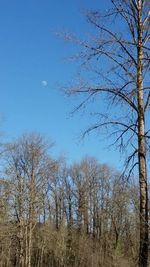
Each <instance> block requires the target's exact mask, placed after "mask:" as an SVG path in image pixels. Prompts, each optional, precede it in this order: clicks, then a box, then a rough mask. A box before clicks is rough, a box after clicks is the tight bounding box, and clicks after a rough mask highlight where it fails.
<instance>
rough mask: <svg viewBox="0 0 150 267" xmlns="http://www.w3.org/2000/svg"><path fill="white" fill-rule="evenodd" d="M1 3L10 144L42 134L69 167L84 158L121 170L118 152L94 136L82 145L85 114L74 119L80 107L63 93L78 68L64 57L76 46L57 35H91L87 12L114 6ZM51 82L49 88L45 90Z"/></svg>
mask: <svg viewBox="0 0 150 267" xmlns="http://www.w3.org/2000/svg"><path fill="white" fill-rule="evenodd" d="M92 2H93V1H91V0H85V1H84V0H83V1H79V0H55V1H52V0H13V1H12V0H2V1H1V8H0V25H1V26H0V32H1V33H0V44H1V49H0V88H1V89H0V92H1V94H0V113H1V118H2V123H1V131H2V132H4V138H5V139H6V140H7V139H11V138H14V137H18V136H20V135H21V134H22V133H24V132H30V131H31V132H40V133H42V134H43V135H46V137H47V138H50V140H52V141H54V142H55V147H54V148H53V152H52V153H53V154H54V155H55V156H58V155H60V154H62V155H65V156H66V158H67V159H68V161H69V162H73V161H77V160H80V158H82V157H83V156H84V155H86V154H88V155H90V156H96V157H97V158H98V160H99V161H100V162H107V163H109V164H110V165H114V166H120V164H121V161H120V156H119V153H118V152H117V151H115V149H113V148H111V150H110V149H107V148H106V147H107V142H106V141H103V139H102V138H101V137H100V136H98V135H96V134H93V135H91V136H89V137H87V138H86V139H85V140H84V141H81V140H80V134H81V131H82V130H84V129H85V127H86V126H87V125H89V123H90V122H89V121H88V119H87V118H85V117H84V116H83V114H76V115H74V116H73V117H71V116H70V115H69V114H70V112H71V110H72V109H73V107H74V105H75V102H74V101H73V100H72V99H70V98H67V97H66V96H64V94H63V93H62V92H61V91H60V90H58V85H60V84H62V85H64V84H66V83H67V82H69V80H71V79H73V77H74V75H75V73H76V66H75V65H73V64H71V63H69V62H68V61H67V60H66V59H65V58H67V57H68V56H69V55H71V54H73V53H74V52H75V47H73V46H72V45H69V44H67V43H65V42H64V41H63V40H60V39H59V38H56V36H55V34H54V32H57V31H63V30H67V31H71V32H75V33H77V34H78V33H79V34H82V33H84V32H88V30H89V25H88V24H87V23H86V19H85V18H84V15H83V13H84V10H85V9H86V8H90V7H91V6H92V7H99V8H100V9H106V8H107V7H108V6H106V2H107V4H108V2H109V1H102V0H101V1H99V0H97V1H94V6H93V3H92ZM42 81H47V83H48V84H47V86H43V85H42Z"/></svg>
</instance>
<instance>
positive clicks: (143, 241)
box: [137, 0, 148, 267]
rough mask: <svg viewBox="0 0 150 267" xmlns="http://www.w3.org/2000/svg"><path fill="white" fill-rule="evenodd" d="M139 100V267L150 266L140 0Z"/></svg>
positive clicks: (139, 4)
mask: <svg viewBox="0 0 150 267" xmlns="http://www.w3.org/2000/svg"><path fill="white" fill-rule="evenodd" d="M138 8H139V12H138V49H137V64H138V65H137V98H138V162H139V184H140V250H139V266H140V267H147V266H148V190H147V169H146V148H145V137H144V135H145V119H144V99H143V97H144V96H143V75H142V71H143V46H142V45H143V44H142V35H143V25H142V0H138Z"/></svg>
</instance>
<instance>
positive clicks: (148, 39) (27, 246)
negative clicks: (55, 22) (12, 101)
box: [0, 0, 150, 267]
mask: <svg viewBox="0 0 150 267" xmlns="http://www.w3.org/2000/svg"><path fill="white" fill-rule="evenodd" d="M102 2H103V1H101V4H103V3H102ZM109 2H110V3H109V8H108V9H105V8H104V6H103V8H102V7H101V5H100V6H99V9H97V8H96V9H94V8H93V9H92V8H90V9H87V10H86V11H85V10H84V12H83V13H84V16H85V19H86V21H87V24H88V33H87V34H84V33H83V30H84V25H81V28H80V25H79V24H78V22H77V21H74V19H73V21H74V22H75V24H76V28H78V30H79V31H78V36H77V35H76V32H75V33H73V34H72V33H71V32H68V31H65V30H63V31H62V32H61V31H60V32H59V33H58V32H57V33H54V35H55V38H58V39H59V38H60V39H61V41H60V43H59V49H58V50H59V51H61V48H62V47H63V48H64V45H62V46H61V42H64V43H66V42H67V43H71V44H70V45H71V46H72V47H76V49H75V52H76V53H75V55H72V56H71V57H70V61H71V63H73V65H74V67H75V68H76V70H77V77H75V75H73V78H72V79H70V82H68V83H67V85H63V82H61V81H60V78H59V73H57V81H58V80H59V81H58V82H60V83H61V86H60V87H61V92H62V91H63V93H64V94H63V95H65V96H66V95H67V96H69V97H72V99H73V101H74V103H75V104H74V106H73V108H72V112H71V116H72V117H73V115H74V114H75V113H78V112H81V113H80V114H81V117H82V119H83V120H84V119H85V120H86V121H88V126H87V127H86V129H82V130H83V134H82V137H83V138H85V137H88V136H89V134H92V133H93V132H94V133H95V140H94V145H95V147H96V146H97V142H98V141H99V138H101V137H102V136H103V138H105V139H107V141H108V143H109V141H110V143H111V144H109V146H108V147H109V149H111V147H112V145H113V146H114V148H115V150H119V152H120V153H122V154H123V157H124V165H123V164H122V170H121V169H120V168H119V163H117V161H118V157H117V156H116V163H117V164H118V169H117V168H116V167H113V166H110V165H109V164H107V163H106V164H104V161H103V150H102V149H101V150H100V151H99V159H102V161H101V160H98V159H97V158H96V157H92V156H91V155H90V153H87V156H84V157H81V156H80V152H79V153H78V158H79V160H76V161H74V160H72V159H70V161H71V162H72V163H70V164H69V163H68V161H67V160H66V159H65V157H62V156H58V157H54V156H52V153H51V149H52V147H53V143H51V142H49V141H46V138H45V136H43V135H41V134H38V133H36V132H37V131H35V132H34V131H33V132H32V131H30V129H31V128H32V124H33V122H34V120H30V116H31V115H32V113H35V114H36V112H38V115H37V116H36V118H35V120H36V121H38V127H35V128H36V129H37V128H40V125H41V124H42V123H44V121H45V125H50V126H51V129H53V128H54V127H56V135H57V133H58V132H59V131H60V137H61V131H62V130H64V128H65V127H64V123H63V122H64V121H63V118H62V117H61V113H62V112H63V110H64V109H65V108H66V106H69V104H71V103H72V102H71V101H70V102H69V100H68V102H66V104H65V105H62V103H60V102H61V101H60V98H57V99H56V98H55V101H53V102H54V103H52V102H51V105H52V104H53V105H54V106H55V112H49V113H51V114H50V115H47V114H48V113H45V117H46V120H45V117H44V116H43V115H42V114H43V113H42V110H43V109H44V108H45V105H46V104H45V103H46V101H47V99H46V98H47V97H45V98H42V95H43V94H44V92H42V93H41V92H40V93H39V92H38V90H37V91H36V90H35V91H32V86H31V85H32V77H36V79H37V77H38V76H39V73H40V71H39V69H40V68H39V69H38V68H37V72H36V74H33V70H34V68H35V67H36V65H37V64H39V61H40V60H39V56H40V53H42V52H41V50H40V45H41V44H42V41H41V39H42V38H41V39H40V41H41V43H38V42H37V43H38V45H39V50H38V51H40V52H38V53H37V54H36V56H35V55H34V56H35V57H33V61H34V59H35V58H36V60H37V62H38V63H37V64H34V67H32V71H31V73H32V74H33V76H32V75H31V73H30V74H29V73H28V75H25V74H24V71H23V70H22V66H23V64H24V63H25V61H26V59H25V58H24V61H23V62H22V64H21V73H22V75H23V77H24V82H22V84H24V83H25V82H26V79H27V77H28V79H29V76H31V77H30V78H31V80H30V83H31V85H30V90H31V95H30V92H29V91H30V90H28V93H29V98H31V99H30V100H29V101H28V102H27V103H30V104H31V106H32V112H31V111H29V110H28V105H27V109H26V112H28V118H26V119H27V121H28V122H29V125H30V126H28V127H27V128H28V129H29V131H28V132H29V133H28V134H23V135H21V136H20V137H18V138H14V139H13V141H9V142H4V143H3V142H1V143H0V148H1V150H0V157H1V158H0V162H1V169H0V173H1V176H0V214H1V216H0V266H1V267H13V266H14V267H15V266H16V267H128V266H129V267H135V266H136V267H137V266H139V267H148V265H149V248H150V243H149V171H150V165H149V156H150V143H149V141H150V119H149V118H150V83H149V77H150V1H149V0H111V1H109ZM32 8H33V6H32ZM33 10H34V8H33ZM39 10H41V8H39V6H38V13H37V14H38V16H40V12H39ZM45 10H46V9H45ZM45 12H46V11H45ZM30 15H31V14H30ZM57 15H59V12H58V14H57ZM66 15H68V14H66ZM69 15H71V14H70V13H69ZM24 16H25V18H26V15H25V14H24ZM38 16H37V17H38ZM43 18H45V16H43ZM30 19H31V18H30ZM69 20H70V22H72V18H71V16H70V19H69ZM33 21H34V19H33ZM41 22H42V20H41V21H40V23H41ZM40 23H39V24H36V31H35V32H34V33H36V34H37V33H38V37H39V36H40V34H41V32H42V31H41V32H40V34H39V32H38V29H39V28H38V27H37V25H40ZM46 23H47V21H46ZM67 23H68V25H69V21H68V22H67ZM59 24H61V23H60V22H59ZM24 25H26V20H25V21H24ZM29 25H30V23H29ZM29 25H28V30H30V27H29ZM43 25H46V24H43ZM17 26H18V24H17ZM30 26H32V23H31V25H30ZM42 29H44V26H43V28H42ZM21 32H22V29H21ZM27 36H28V35H27ZM35 36H36V35H35ZM30 37H32V34H31V35H30ZM24 39H25V38H24ZM27 39H28V38H27ZM60 39H59V40H60ZM26 44H27V43H26ZM34 44H35V43H34ZM16 45H17V42H16ZM22 46H23V43H22ZM31 46H32V45H31ZM33 47H34V46H33ZM43 47H44V46H43ZM55 48H56V49H57V45H56V47H55ZM58 50H55V51H56V56H57V53H58V52H57V51H58ZM64 50H65V51H67V48H65V49H64ZM32 51H33V52H34V51H36V49H33V50H32ZM43 51H45V49H43ZM26 52H27V51H26ZM21 54H23V49H22V52H21ZM26 56H28V52H27V54H26ZM26 56H25V57H26ZM45 57H46V55H45ZM51 57H52V54H51ZM18 58H19V56H18ZM31 58H32V54H31V57H30V63H31V62H32V60H31ZM56 60H57V59H55V60H54V62H55V61H56ZM41 61H42V58H41ZM54 62H53V63H52V65H51V68H52V69H53V64H54ZM28 63H29V62H28ZM30 63H29V64H27V69H28V68H29V65H30ZM13 64H14V63H13ZM40 64H41V62H40ZM40 64H39V65H40ZM8 65H9V64H8ZM39 65H38V67H39ZM4 66H5V64H4ZM12 66H13V67H14V65H12ZM41 66H42V68H41V71H42V69H43V67H44V64H43V65H42V64H41ZM18 69H19V68H18ZM70 70H71V68H70ZM11 71H12V70H11ZM68 71H69V70H68ZM6 72H7V71H6ZM60 72H62V73H63V76H67V74H68V73H67V71H65V70H64V72H63V69H62V70H61V71H60ZM14 73H15V71H14ZM16 73H19V71H18V70H17V72H16ZM48 73H49V72H48ZM11 74H12V73H11ZM55 75H56V73H55ZM12 76H13V75H12ZM51 76H53V72H52V75H51ZM60 76H61V73H60ZM67 77H68V76H67ZM17 79H19V75H18V74H17ZM17 81H18V80H16V82H15V86H16V84H17ZM64 82H66V80H65V77H64ZM41 84H42V86H43V87H44V88H45V89H46V88H48V85H49V84H48V82H47V80H43V81H42V82H41ZM9 86H10V87H9V88H11V85H9ZM34 86H35V88H36V86H37V85H35V84H34ZM18 88H19V90H20V87H19V86H18ZM37 88H38V86H37ZM25 89H27V87H25ZM50 89H52V86H51V87H50ZM59 89H60V88H59ZM11 90H12V88H11ZM15 90H16V87H14V91H15ZM33 92H35V93H33ZM19 93H20V91H19ZM25 93H26V90H25V91H23V90H22V91H21V94H22V97H21V100H20V103H19V105H20V110H19V109H18V111H17V113H21V112H22V111H23V110H24V108H25V105H23V104H22V103H23V100H24V99H23V98H24V94H25ZM53 94H55V93H54V91H53ZM16 96H17V94H16ZM31 96H32V97H31ZM41 99H45V103H44V102H43V103H42V102H41ZM70 99H71V98H70ZM5 100H6V99H5ZM36 101H39V102H38V103H39V104H37V103H36ZM31 102H32V103H31ZM16 106H17V105H16ZM35 107H36V110H34V108H35ZM15 108H16V107H15V106H14V109H15ZM48 108H50V105H48ZM8 109H9V105H8ZM59 109H60V110H59ZM58 110H59V112H60V113H59V118H58V117H57V116H56V114H58V113H57V111H58ZM47 111H48V110H47ZM11 113H13V110H12V109H10V110H9V115H10V116H11ZM21 114H23V113H21ZM21 116H22V115H21ZM52 118H53V123H50V119H52ZM89 118H90V119H89ZM70 121H71V120H70ZM23 123H24V121H23V119H22V118H21V120H20V124H23ZM11 125H13V123H12V124H11ZM36 126H37V125H36ZM72 126H73V122H72ZM80 126H81V127H82V122H81V121H78V123H77V124H76V126H75V127H76V128H77V129H79V127H80ZM13 127H14V125H13ZM47 129H48V128H47ZM49 129H50V128H49ZM68 129H69V127H66V132H65V135H66V139H67V138H69V135H67V131H68ZM30 132H31V133H30ZM38 132H40V131H38ZM47 132H48V131H47ZM21 133H22V131H21ZM16 134H17V130H16V133H15V136H16ZM49 134H50V132H49ZM17 136H18V135H17ZM64 139H65V136H64ZM101 142H103V141H102V139H101ZM66 143H67V142H66ZM70 146H71V144H70ZM72 153H73V151H72ZM72 155H73V154H72ZM109 157H111V156H110V154H109V151H108V162H109ZM81 158H82V159H81ZM102 162H103V163H102ZM117 164H116V166H117Z"/></svg>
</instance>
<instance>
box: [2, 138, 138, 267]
mask: <svg viewBox="0 0 150 267" xmlns="http://www.w3.org/2000/svg"><path fill="white" fill-rule="evenodd" d="M50 147H51V144H50V145H49V144H47V143H46V142H45V140H44V138H43V137H41V136H40V135H38V134H29V135H23V136H22V137H21V138H19V139H18V140H16V141H15V142H12V143H11V144H8V145H6V151H5V153H4V155H3V157H4V158H3V164H4V162H5V164H4V166H5V167H4V169H3V177H4V178H3V179H1V180H0V203H1V204H0V209H1V210H0V213H1V214H2V216H1V221H0V244H1V247H0V266H6V267H8V266H19V267H29V266H33V267H34V266H35V267H38V266H45V267H46V266H50V267H70V266H74V267H80V266H81V267H83V266H85V267H87V266H93V267H98V266H124V265H121V264H122V262H123V261H125V262H126V264H128V265H125V266H135V264H136V263H137V259H138V240H139V239H138V236H137V232H138V231H139V226H140V224H139V219H138V209H139V204H138V186H137V184H136V182H135V181H134V179H133V181H132V183H128V182H123V180H124V179H123V178H121V175H120V173H119V172H118V171H117V170H115V169H113V168H111V167H109V166H107V165H105V164H100V163H99V162H98V161H97V160H96V159H95V158H91V157H88V156H87V157H85V158H84V159H82V160H81V162H78V163H73V164H72V165H71V166H67V165H66V163H65V160H64V159H58V160H56V159H53V158H52V157H51V156H50Z"/></svg>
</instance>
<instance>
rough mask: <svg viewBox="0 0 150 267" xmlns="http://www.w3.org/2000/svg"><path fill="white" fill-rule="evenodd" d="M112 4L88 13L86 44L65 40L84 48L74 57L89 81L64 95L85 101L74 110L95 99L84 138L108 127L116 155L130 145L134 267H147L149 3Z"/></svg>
mask: <svg viewBox="0 0 150 267" xmlns="http://www.w3.org/2000/svg"><path fill="white" fill-rule="evenodd" d="M111 4H112V8H111V9H110V10H107V11H106V12H105V14H104V12H100V11H97V10H96V11H89V12H88V14H87V19H88V22H89V23H90V24H91V25H92V26H94V33H95V32H96V34H95V35H94V34H93V36H91V37H90V38H88V40H87V41H85V40H78V39H77V38H74V37H71V36H70V35H66V36H65V38H66V39H69V41H70V40H71V41H75V42H77V43H78V44H79V45H80V46H81V47H82V48H83V49H82V51H81V54H79V55H78V56H77V58H78V59H80V61H82V62H83V64H82V66H84V68H83V73H84V74H85V76H86V77H87V72H88V71H89V72H91V75H90V73H89V74H88V80H87V79H86V80H85V78H84V79H82V81H80V82H79V83H78V84H77V85H73V86H72V87H71V88H69V89H68V90H67V93H68V94H79V95H82V94H84V95H85V96H86V97H85V99H84V100H83V101H82V102H81V103H80V105H78V106H77V107H76V109H75V111H76V110H79V109H80V108H82V107H85V106H86V105H87V104H88V103H89V102H90V100H92V101H93V100H95V107H94V112H93V113H94V114H95V115H96V116H97V117H96V118H97V121H96V123H95V124H94V125H92V126H90V127H89V128H88V129H87V130H86V131H85V133H84V135H85V134H87V133H89V132H91V131H93V130H101V131H102V130H107V129H108V128H109V130H112V131H111V136H112V137H114V138H115V139H114V144H116V145H117V146H119V148H120V150H124V149H125V148H126V147H127V146H129V151H130V154H129V157H128V158H127V161H126V167H128V168H129V167H130V168H129V176H130V175H131V173H132V172H133V171H134V169H135V167H136V166H138V172H139V188H140V211H139V217H140V248H139V266H140V267H143V266H147V262H148V190H147V167H146V160H147V153H146V149H147V147H148V146H147V144H148V142H149V138H150V135H149V133H150V130H149V128H148V126H149V125H148V116H149V107H150V84H149V76H148V75H149V73H150V2H149V0H112V1H111ZM83 77H84V76H83ZM84 80H85V81H84ZM93 80H94V81H95V82H94V83H93ZM105 97H106V98H105ZM82 99H83V98H82ZM99 100H102V101H103V106H104V107H106V109H107V111H106V112H101V113H100V112H99V111H98V112H97V110H96V107H97V106H99V105H98V101H99ZM92 101H91V102H92ZM104 103H105V104H104ZM116 104H117V105H116ZM119 109H121V113H120V111H119ZM108 110H109V111H108Z"/></svg>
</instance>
